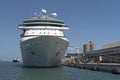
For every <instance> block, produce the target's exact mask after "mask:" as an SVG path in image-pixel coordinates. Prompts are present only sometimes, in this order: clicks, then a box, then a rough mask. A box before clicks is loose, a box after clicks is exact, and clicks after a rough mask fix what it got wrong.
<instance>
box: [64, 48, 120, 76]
mask: <svg viewBox="0 0 120 80" xmlns="http://www.w3.org/2000/svg"><path fill="white" fill-rule="evenodd" d="M69 56H70V54H69ZM72 56H74V57H72V58H70V59H69V61H66V62H64V63H63V65H64V66H70V67H76V68H80V69H89V70H93V71H104V72H111V73H114V74H120V46H117V47H112V48H106V49H101V50H95V51H91V52H86V53H81V54H78V53H76V54H73V55H72Z"/></svg>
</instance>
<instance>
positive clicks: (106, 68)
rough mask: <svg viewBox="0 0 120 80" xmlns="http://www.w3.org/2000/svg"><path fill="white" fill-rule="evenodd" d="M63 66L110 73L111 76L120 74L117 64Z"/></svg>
mask: <svg viewBox="0 0 120 80" xmlns="http://www.w3.org/2000/svg"><path fill="white" fill-rule="evenodd" d="M63 65H64V66H69V67H75V68H80V69H89V70H92V71H103V72H111V73H113V74H120V64H117V63H79V64H78V63H67V64H63Z"/></svg>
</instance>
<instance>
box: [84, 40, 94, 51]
mask: <svg viewBox="0 0 120 80" xmlns="http://www.w3.org/2000/svg"><path fill="white" fill-rule="evenodd" d="M94 50H95V45H94V43H92V42H91V41H90V42H89V43H87V44H84V45H83V52H84V53H86V52H91V51H94Z"/></svg>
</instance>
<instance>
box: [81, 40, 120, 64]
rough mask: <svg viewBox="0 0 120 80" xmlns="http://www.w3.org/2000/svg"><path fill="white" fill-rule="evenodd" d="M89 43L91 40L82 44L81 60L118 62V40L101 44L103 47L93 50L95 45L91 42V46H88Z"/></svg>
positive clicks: (119, 45)
mask: <svg viewBox="0 0 120 80" xmlns="http://www.w3.org/2000/svg"><path fill="white" fill-rule="evenodd" d="M90 44H91V42H89V44H85V45H83V54H81V61H85V62H90V61H93V62H104V63H120V42H115V43H110V44H106V45H104V46H103V49H100V50H95V45H94V44H93V43H92V46H90ZM86 45H87V46H86ZM90 48H92V49H90Z"/></svg>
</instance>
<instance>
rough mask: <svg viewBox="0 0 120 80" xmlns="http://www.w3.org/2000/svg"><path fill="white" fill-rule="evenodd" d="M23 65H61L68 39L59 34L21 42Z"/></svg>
mask: <svg viewBox="0 0 120 80" xmlns="http://www.w3.org/2000/svg"><path fill="white" fill-rule="evenodd" d="M20 45H21V52H22V59H23V66H37V67H54V66H60V63H61V60H62V58H63V57H64V55H65V52H66V49H67V46H68V40H67V39H66V38H63V37H57V36H39V37H36V38H31V39H28V40H25V41H22V42H21V44H20Z"/></svg>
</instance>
